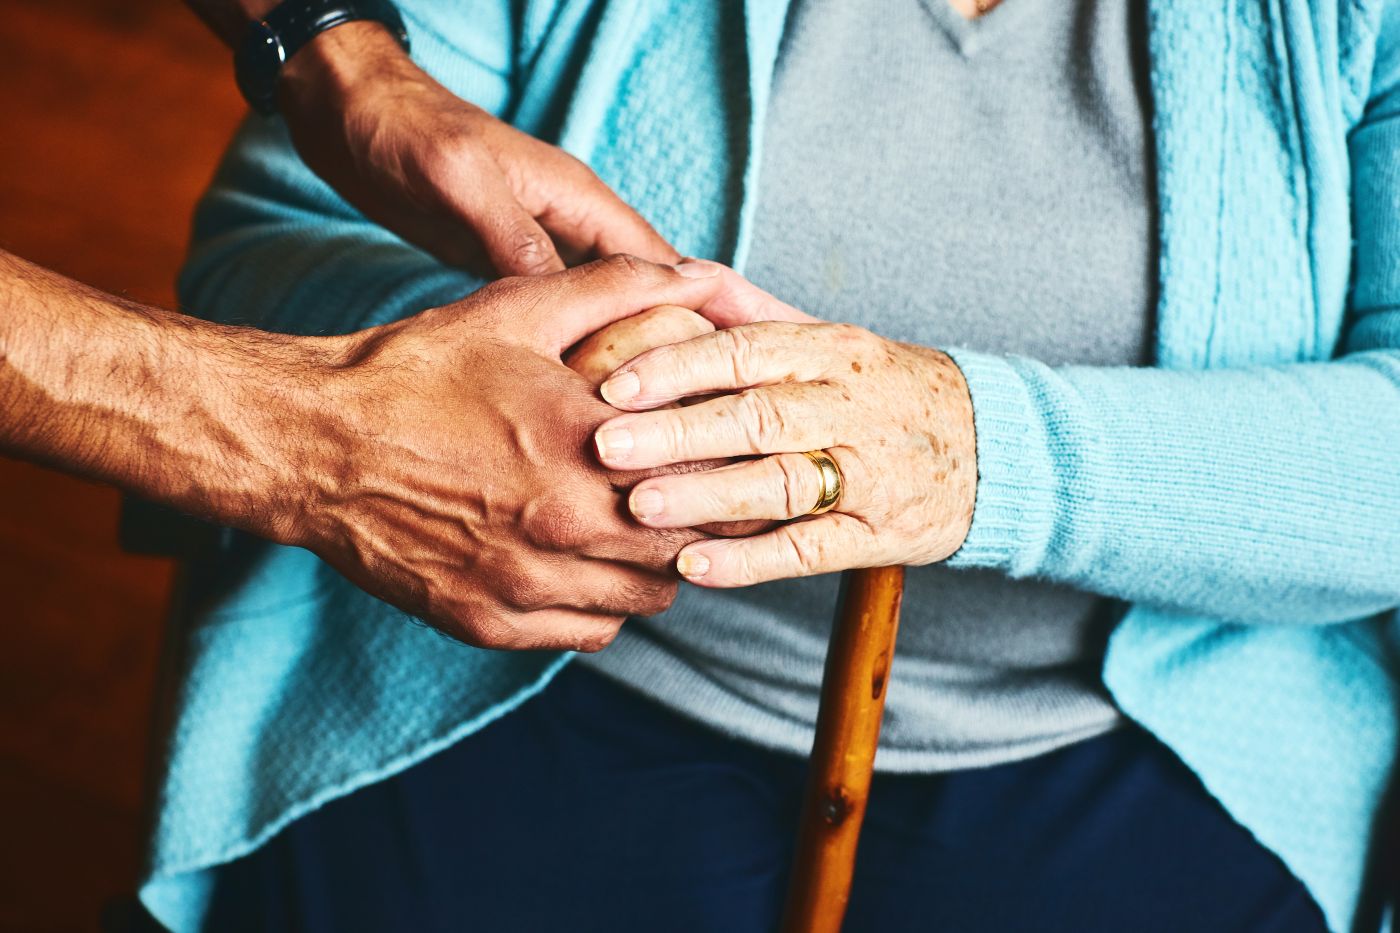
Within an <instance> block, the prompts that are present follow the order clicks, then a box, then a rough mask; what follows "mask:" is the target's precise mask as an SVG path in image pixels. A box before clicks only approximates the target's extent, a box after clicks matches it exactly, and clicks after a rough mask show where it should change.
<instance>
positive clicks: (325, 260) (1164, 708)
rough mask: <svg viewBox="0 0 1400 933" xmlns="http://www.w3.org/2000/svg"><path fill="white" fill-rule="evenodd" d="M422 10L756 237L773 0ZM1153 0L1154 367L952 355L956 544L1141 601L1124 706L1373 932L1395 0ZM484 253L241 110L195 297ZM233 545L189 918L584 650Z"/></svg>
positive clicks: (199, 684)
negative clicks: (242, 862) (348, 801)
mask: <svg viewBox="0 0 1400 933" xmlns="http://www.w3.org/2000/svg"><path fill="white" fill-rule="evenodd" d="M929 2H944V0H929ZM1010 2H1012V3H1014V2H1016V0H1010ZM404 6H405V8H406V9H405V12H406V14H407V19H408V22H409V26H410V30H411V32H412V34H413V41H414V52H415V57H416V58H418V60H419V61H420V62H421V63H422V64H423V65H424V66H425V67H426V68H427V69H428V70H429V71H431V72H432V73H433V74H435V75H436V76H437V77H439V78H440V79H441V80H442V81H443V82H444V83H445V84H446V85H447V86H448V87H450V88H452V89H453V90H454V91H456V92H457V93H458V94H460V95H462V96H463V97H465V98H467V99H469V100H471V101H474V102H476V103H477V104H480V105H482V106H484V107H486V108H488V109H490V110H492V111H494V112H497V113H500V114H502V115H504V116H506V117H507V118H509V119H511V120H512V121H514V122H515V123H516V124H517V125H519V126H521V127H522V128H524V129H526V130H528V131H530V132H532V133H535V134H537V135H540V136H542V137H544V138H548V139H554V140H558V141H559V142H561V143H562V144H563V145H564V146H566V147H567V148H568V149H570V150H571V151H573V152H575V153H577V154H579V155H581V156H582V157H584V158H586V159H587V160H589V161H590V162H591V163H592V165H593V166H594V167H595V168H596V169H597V170H598V172H599V173H600V174H601V175H602V176H603V178H604V179H605V180H606V181H608V182H609V183H611V184H612V185H613V186H614V187H615V188H616V189H617V190H618V191H619V192H620V193H621V194H622V196H623V197H624V198H626V199H627V200H629V201H630V202H632V203H633V204H635V205H637V206H638V207H639V208H640V210H641V211H642V212H643V213H644V214H645V215H647V216H648V217H649V218H650V219H651V220H652V221H653V222H654V223H655V224H656V225H657V227H658V228H659V229H660V230H661V231H662V233H664V234H665V235H666V236H667V237H669V238H670V239H671V241H672V242H674V243H675V244H676V245H677V246H678V247H679V248H680V249H681V250H682V251H683V252H686V253H690V254H694V255H704V256H712V257H717V258H721V259H725V260H730V261H733V262H734V263H736V264H738V265H740V266H742V264H743V261H744V257H745V254H746V253H747V249H748V237H749V231H750V229H751V219H752V211H753V207H754V202H755V198H754V191H755V188H756V186H757V185H758V184H759V183H761V181H762V179H760V178H758V177H757V174H756V169H757V166H758V165H759V162H760V159H759V146H760V145H761V142H762V137H761V133H760V130H761V128H762V127H763V124H764V111H765V106H766V103H767V99H768V90H769V83H770V79H771V76H772V71H773V65H774V61H775V59H776V57H777V51H778V43H779V39H780V36H781V32H782V24H783V20H784V17H785V14H786V3H785V0H748V2H743V0H704V2H701V0H613V2H608V0H516V2H513V3H512V2H508V0H456V2H447V0H442V2H436V3H434V2H430V0H412V2H407V3H405V4H404ZM1149 8H1150V13H1149V16H1148V22H1149V28H1150V32H1151V37H1150V49H1151V56H1152V89H1153V97H1154V102H1155V112H1156V117H1155V132H1156V152H1157V166H1156V168H1157V179H1158V193H1159V199H1160V213H1161V227H1160V251H1161V303H1160V311H1159V326H1158V343H1157V356H1158V364H1159V368H1156V369H1147V370H1141V369H1138V370H1134V369H1092V368H1077V367H1069V368H1059V369H1052V368H1049V367H1046V366H1043V365H1040V364H1038V363H1036V362H1033V361H1031V360H1025V359H1004V358H998V357H993V356H988V355H984V354H979V353H975V352H969V351H957V352H956V353H955V356H956V359H957V361H958V363H959V364H960V365H961V366H962V368H963V370H964V372H965V373H966V375H967V378H968V382H969V384H970V386H971V390H972V398H973V404H974V408H975V411H976V420H977V437H978V460H979V463H978V466H979V479H980V485H979V489H978V495H977V507H976V515H975V518H974V520H973V524H972V530H971V534H970V536H969V538H968V540H967V543H966V544H965V545H964V547H963V548H962V550H961V551H960V552H959V553H958V554H957V555H956V556H955V557H954V558H953V560H952V563H954V564H957V565H959V566H965V567H995V568H999V569H1001V570H1003V571H1005V572H1006V573H1008V574H1010V575H1013V576H1024V575H1036V576H1042V577H1048V578H1050V579H1054V580H1058V581H1061V582H1064V583H1068V584H1071V585H1075V586H1079V587H1082V588H1084V589H1087V590H1091V591H1094V592H1097V593H1103V594H1108V595H1112V596H1117V597H1121V598H1123V599H1126V600H1128V601H1130V602H1131V603H1133V609H1132V610H1131V611H1130V612H1129V613H1128V615H1127V618H1126V619H1125V620H1124V622H1123V624H1122V625H1121V627H1120V628H1119V629H1118V631H1117V633H1116V635H1115V636H1114V638H1113V640H1112V643H1111V645H1110V647H1109V653H1108V660H1107V664H1106V667H1105V670H1104V677H1105V680H1106V682H1107V683H1108V685H1109V687H1110V689H1111V690H1112V693H1113V696H1114V697H1115V699H1116V700H1117V702H1118V703H1119V704H1120V705H1121V706H1122V708H1123V709H1124V710H1125V711H1126V712H1127V713H1128V714H1129V715H1131V716H1132V717H1134V718H1135V719H1136V720H1138V721H1139V722H1141V723H1143V724H1144V725H1145V726H1146V727H1147V728H1149V729H1150V730H1152V731H1153V732H1154V733H1155V734H1156V735H1158V736H1159V737H1160V738H1161V739H1162V740H1163V741H1165V742H1166V743H1167V744H1169V745H1170V746H1171V747H1172V748H1173V749H1175V750H1176V752H1177V753H1178V754H1179V755H1180V756H1181V757H1182V758H1183V759H1184V760H1185V761H1186V762H1187V763H1188V764H1189V765H1190V766H1191V767H1192V768H1194V769H1195V771H1196V772H1197V773H1198V774H1199V775H1200V776H1201V778H1202V779H1203V780H1204V782H1205V784H1206V786H1207V787H1208V788H1209V789H1210V790H1211V792H1212V793H1214V794H1215V795H1216V796H1217V797H1218V798H1219V799H1220V800H1221V801H1222V802H1223V803H1224V804H1225V806H1226V807H1228V808H1229V810H1230V811H1231V813H1233V814H1234V816H1235V817H1236V818H1237V819H1238V820H1239V821H1240V822H1241V823H1243V824H1244V825H1245V826H1247V827H1249V828H1250V829H1251V830H1252V831H1253V832H1254V833H1255V834H1256V835H1257V837H1258V838H1259V839H1260V840H1261V841H1262V842H1263V843H1264V844H1265V845H1267V846H1269V847H1270V848H1271V849H1273V850H1274V851H1276V852H1277V853H1279V854H1280V855H1281V856H1282V857H1283V859H1284V860H1285V861H1286V862H1287V864H1288V865H1289V866H1290V867H1291V868H1292V870H1293V871H1294V872H1295V873H1296V874H1297V875H1298V876H1299V877H1300V878H1301V879H1302V880H1303V881H1304V882H1305V883H1306V884H1307V885H1308V887H1309V888H1310V889H1311V890H1312V892H1313V894H1314V895H1315V896H1316V898H1317V899H1318V901H1319V902H1320V903H1321V905H1322V907H1323V909H1324V911H1325V913H1326V915H1327V917H1328V920H1329V922H1330V924H1331V927H1332V928H1333V930H1335V931H1339V933H1340V931H1347V930H1350V929H1353V924H1355V925H1356V926H1355V928H1356V929H1360V928H1362V927H1363V926H1374V923H1375V918H1376V914H1377V911H1376V909H1375V906H1374V904H1372V903H1370V897H1369V888H1368V887H1367V884H1366V881H1365V878H1366V873H1367V872H1368V870H1370V869H1369V868H1368V865H1369V861H1370V859H1371V858H1372V852H1373V849H1374V847H1375V843H1376V837H1375V833H1374V830H1375V828H1376V827H1375V826H1374V825H1373V824H1374V823H1375V822H1376V814H1377V811H1378V807H1379V801H1380V800H1381V797H1382V795H1383V793H1384V792H1385V788H1386V786H1387V783H1388V782H1389V780H1390V778H1391V766H1392V762H1393V759H1394V757H1395V750H1396V745H1397V708H1400V691H1397V688H1396V683H1397V676H1396V675H1397V671H1400V633H1398V632H1397V620H1396V614H1395V612H1394V611H1393V609H1394V607H1395V606H1397V605H1400V504H1397V500H1400V121H1397V119H1396V115H1397V113H1400V90H1397V88H1400V12H1397V7H1396V5H1395V4H1391V5H1390V6H1389V8H1388V9H1384V10H1383V9H1382V4H1381V3H1380V2H1379V0H1332V2H1322V0H1317V2H1314V3H1309V2H1305V0H1232V2H1221V0H1150V4H1149ZM891 92H892V93H898V89H897V88H894V89H891ZM1025 170H1026V171H1029V172H1033V171H1035V166H1033V165H1028V166H1026V167H1025ZM910 183H911V184H916V183H917V180H916V179H911V180H910ZM1353 236H1354V237H1355V248H1354V249H1353ZM911 248H915V249H916V248H917V244H911ZM1007 261H1008V262H1014V261H1015V257H1014V256H1008V257H1007ZM477 284H478V283H477V282H475V281H473V280H472V279H470V278H468V277H466V276H464V275H462V274H460V273H457V272H453V271H450V270H447V269H444V268H442V267H441V266H439V265H437V264H435V263H434V262H433V261H431V260H430V259H428V258H427V257H426V256H424V255H423V254H421V253H419V252H417V251H415V250H413V249H411V248H408V247H406V246H405V245H403V244H402V243H400V242H399V241H398V240H396V239H394V238H393V237H392V236H389V235H387V234H385V233H384V232H382V231H380V230H378V229H376V228H375V227H373V226H372V225H370V224H369V223H367V222H366V221H365V220H364V219H363V218H361V217H360V216H358V215H357V214H356V213H355V212H354V211H352V210H350V209H349V208H347V207H346V206H345V204H343V203H342V202H341V201H340V200H339V199H338V198H337V197H336V196H335V195H334V194H333V193H332V192H330V191H329V190H328V189H327V188H326V187H325V186H324V185H322V184H321V183H320V182H318V181H317V180H316V179H315V178H314V177H313V176H312V175H311V174H309V173H308V172H307V171H306V170H305V169H304V168H303V167H302V166H301V165H300V164H299V163H298V162H297V161H296V159H295V156H294V155H293V153H292V151H291V149H290V147H289V146H288V143H287V140H286V137H285V135H284V133H283V131H282V129H281V127H280V125H279V124H277V123H276V122H265V121H261V120H253V121H251V122H250V123H249V124H248V125H246V126H245V127H244V128H243V130H242V131H241V132H240V134H239V136H238V138H237V140H236V141H235V143H234V145H233V148H232V150H231V151H230V153H229V155H228V158H227V160H226V161H225V163H224V165H223V168H222V169H221V171H220V173H219V175H218V177H217V179H216V180H215V182H214V185H213V187H212V189H211V190H210V192H209V195H208V197H207V198H206V199H205V201H204V203H203V205H202V207H201V209H200V212H199V216H198V218H197V222H196V230H195V246H194V252H193V254H192V256H191V259H190V262H189V265H188V268H187V269H186V271H185V274H184V277H183V279H182V282H181V294H182V299H183V301H184V302H185V304H186V305H187V306H188V307H191V308H195V309H198V310H199V311H200V312H201V313H203V314H206V315H210V316H212V317H215V318H218V319H220V320H225V321H235V322H243V323H251V324H255V325H257V326H260V327H264V328H267V329H271V330H281V331H292V332H327V331H348V330H351V329H355V328H358V327H361V326H364V325H368V324H373V323H376V322H380V321H384V320H387V319H391V318H396V317H399V316H401V315H404V314H407V313H409V312H412V311H415V310H418V309H421V308H424V307H427V306H431V305H435V304H439V303H444V302H447V301H449V300H452V299H455V298H457V297H460V296H461V295H462V294H464V293H466V292H467V291H469V290H471V289H472V288H474V287H475V286H476V285H477ZM1027 313H1030V314H1033V313H1035V310H1034V309H1033V308H1032V309H1028V310H1027ZM214 567H215V572H214V577H215V578H216V582H214V583H210V584H206V585H203V586H201V587H199V588H198V589H197V591H196V592H194V593H193V594H192V595H191V598H190V599H189V601H188V606H187V608H186V610H185V612H184V613H183V618H182V624H181V625H180V626H179V627H178V629H177V632H176V636H175V637H174V638H173V639H172V653H173V658H172V664H171V669H172V671H173V672H174V674H175V676H174V681H173V686H172V688H171V693H170V697H171V716H172V723H173V726H172V731H171V740H170V746H169V761H168V767H167V770H166V772H165V775H164V781H163V783H162V784H161V787H160V791H159V796H158V799H157V801H156V803H157V806H156V814H157V818H156V825H155V828H154V836H153V840H154V841H153V858H152V868H151V875H150V878H149V880H148V881H147V883H146V884H145V886H144V888H143V892H142V893H143V897H144V899H145V901H146V903H147V904H148V905H149V906H150V907H151V908H152V909H153V910H154V912H155V913H156V914H157V915H158V916H159V917H161V918H162V919H163V920H164V921H165V922H166V923H168V924H169V925H170V926H172V927H174V928H176V929H193V928H195V927H197V925H198V922H199V917H200V915H201V911H202V910H203V908H204V904H205V901H206V898H207V895H208V890H209V881H210V872H209V871H208V870H207V869H208V868H209V867H210V866H213V865H216V864H218V863H220V862H223V861H227V860H228V859H231V858H234V857H236V856H238V855H240V854H242V853H246V852H248V851H250V850H251V849H253V848H255V847H256V846H258V845H259V844H260V843H261V842H262V841H263V840H265V839H267V838H268V837H269V836H270V835H271V834H273V833H275V832H276V831H277V830H278V828H280V827H282V826H284V825H286V823H287V822H288V821H290V820H292V819H295V818H296V817H297V816H298V815H300V814H303V813H305V812H306V811H308V810H309V809H311V808H314V807H316V806H318V805H320V804H322V803H324V802H325V801H327V800H329V799H332V798H334V797H336V796H339V795H341V794H344V793H347V792H349V791H350V790H353V789H354V788H356V787H359V786H362V785H364V784H366V783H369V782H372V781H375V780H378V779H380V778H382V777H384V776H385V775H388V774H391V773H393V772H396V771H399V770H401V769H403V768H406V767H408V766H410V765H412V764H413V763H414V762H416V761H419V760H421V759H422V758H424V757H425V756H427V755H430V754H432V753H433V752H434V751H436V750H438V749H440V748H442V747H444V746H445V745H447V744H449V743H451V742H454V741H456V740H457V739H459V738H461V737H462V736H464V735H467V734H468V733H470V732H472V731H473V730H475V729H478V728H480V727H481V726H482V725H484V724H485V723H487V722H489V721H491V720H492V719H494V718H496V717H497V716H500V715H502V714H504V713H505V712H507V711H509V710H510V709H511V708H513V707H514V706H515V705H516V704H518V703H520V702H521V701H522V700H523V699H524V698H526V697H528V696H530V695H531V694H532V693H534V692H535V691H538V690H539V689H540V688H541V686H543V684H545V683H546V682H547V681H548V680H549V678H550V677H551V676H552V675H553V674H554V673H555V672H556V671H557V670H558V669H559V667H560V666H561V664H562V663H564V660H565V659H564V658H562V657H560V656H557V655H540V654H502V653H493V652H486V651H478V650H473V649H469V648H465V647H460V646H456V645H452V644H449V643H448V642H446V641H444V640H443V639H441V638H439V637H437V636H435V635H434V634H432V633H431V632H428V631H425V630H423V629H422V628H419V627H415V626H413V625H410V624H408V623H407V622H406V621H405V619H404V617H403V616H402V615H401V614H399V613H398V612H396V611H394V610H392V609H390V608H388V607H387V606H385V605H383V604H382V603H379V602H377V601H375V600H373V599H371V598H369V597H368V596H366V595H364V594H363V593H361V592H359V591H358V590H356V589H355V588H354V587H352V586H350V585H348V584H347V583H345V582H344V581H343V580H342V579H340V578H339V577H338V576H337V575H335V574H334V573H333V572H331V571H330V570H328V569H327V568H326V567H325V566H324V565H322V564H321V563H320V562H319V561H318V560H317V559H316V558H315V557H313V556H312V555H310V554H308V553H306V552H304V551H299V550H294V549H288V548H280V547H274V546H271V545H267V544H265V543H262V542H256V541H253V540H252V539H249V538H247V537H245V536H241V535H229V536H227V538H226V540H225V546H224V551H223V554H222V555H221V557H220V559H219V560H218V561H217V562H216V564H215V565H214ZM1086 883H1092V882H1091V881H1089V882H1086Z"/></svg>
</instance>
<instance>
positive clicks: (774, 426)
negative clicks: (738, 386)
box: [738, 391, 787, 453]
mask: <svg viewBox="0 0 1400 933" xmlns="http://www.w3.org/2000/svg"><path fill="white" fill-rule="evenodd" d="M738 398H739V402H738V404H739V406H740V413H741V417H742V421H743V425H744V432H745V437H746V439H747V441H748V444H749V447H750V449H751V451H752V452H753V453H771V452H773V451H774V449H775V448H776V447H777V445H778V443H779V442H780V441H781V439H782V438H783V437H784V435H785V434H786V433H787V417H786V415H784V414H783V411H782V407H781V406H778V405H775V404H773V400H772V399H771V398H770V397H769V396H768V394H767V393H764V392H754V391H747V392H741V393H739V396H738Z"/></svg>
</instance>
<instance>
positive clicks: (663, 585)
mask: <svg viewBox="0 0 1400 933" xmlns="http://www.w3.org/2000/svg"><path fill="white" fill-rule="evenodd" d="M678 591H679V586H678V585H677V584H676V583H674V582H672V581H670V580H658V581H657V582H655V583H651V584H642V585H639V586H635V587H633V588H632V592H631V593H630V594H629V596H628V599H629V603H630V605H631V606H632V608H631V609H629V610H628V612H629V614H631V615H637V616H654V615H660V614H661V613H663V612H665V611H666V610H667V609H670V608H671V603H672V602H674V601H675V599H676V593H677V592H678Z"/></svg>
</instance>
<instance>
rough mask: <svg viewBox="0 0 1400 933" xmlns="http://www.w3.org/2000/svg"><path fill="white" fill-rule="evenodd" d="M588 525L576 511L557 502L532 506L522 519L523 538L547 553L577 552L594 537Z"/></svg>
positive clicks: (570, 506)
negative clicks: (547, 551) (548, 551)
mask: <svg viewBox="0 0 1400 933" xmlns="http://www.w3.org/2000/svg"><path fill="white" fill-rule="evenodd" d="M588 525H589V523H588V522H586V521H585V520H584V518H583V515H582V514H581V513H580V512H579V510H578V509H577V508H575V507H574V506H573V505H570V504H569V503H567V502H563V501H560V500H558V499H551V500H546V501H545V502H542V503H539V504H538V505H533V506H532V507H530V508H528V509H527V510H526V511H525V514H524V515H523V516H522V518H521V529H522V530H523V531H524V533H525V538H526V540H528V541H529V542H530V543H531V544H533V545H535V546H536V547H538V548H542V549H544V550H550V551H577V550H579V549H581V548H582V547H583V546H584V545H586V544H587V543H588V541H589V540H590V539H591V538H592V537H593V533H592V529H590V528H589V527H588Z"/></svg>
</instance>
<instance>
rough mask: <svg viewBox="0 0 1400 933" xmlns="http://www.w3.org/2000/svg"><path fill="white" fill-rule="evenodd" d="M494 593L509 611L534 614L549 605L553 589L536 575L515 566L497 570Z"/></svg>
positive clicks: (526, 569) (519, 566) (524, 568)
mask: <svg viewBox="0 0 1400 933" xmlns="http://www.w3.org/2000/svg"><path fill="white" fill-rule="evenodd" d="M496 592H497V594H498V596H499V597H500V600H501V602H502V603H503V604H504V605H506V606H508V607H510V608H511V609H515V610H519V611H521V612H535V611H537V610H540V609H543V608H545V606H547V605H548V604H549V601H550V597H551V596H552V595H553V587H551V586H550V584H549V583H548V582H547V581H546V580H545V579H544V578H542V577H541V576H540V575H539V574H538V573H535V572H533V571H532V570H530V569H528V568H526V567H523V566H521V565H519V564H517V565H515V566H510V567H504V568H501V569H500V570H498V572H497V584H496Z"/></svg>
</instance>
